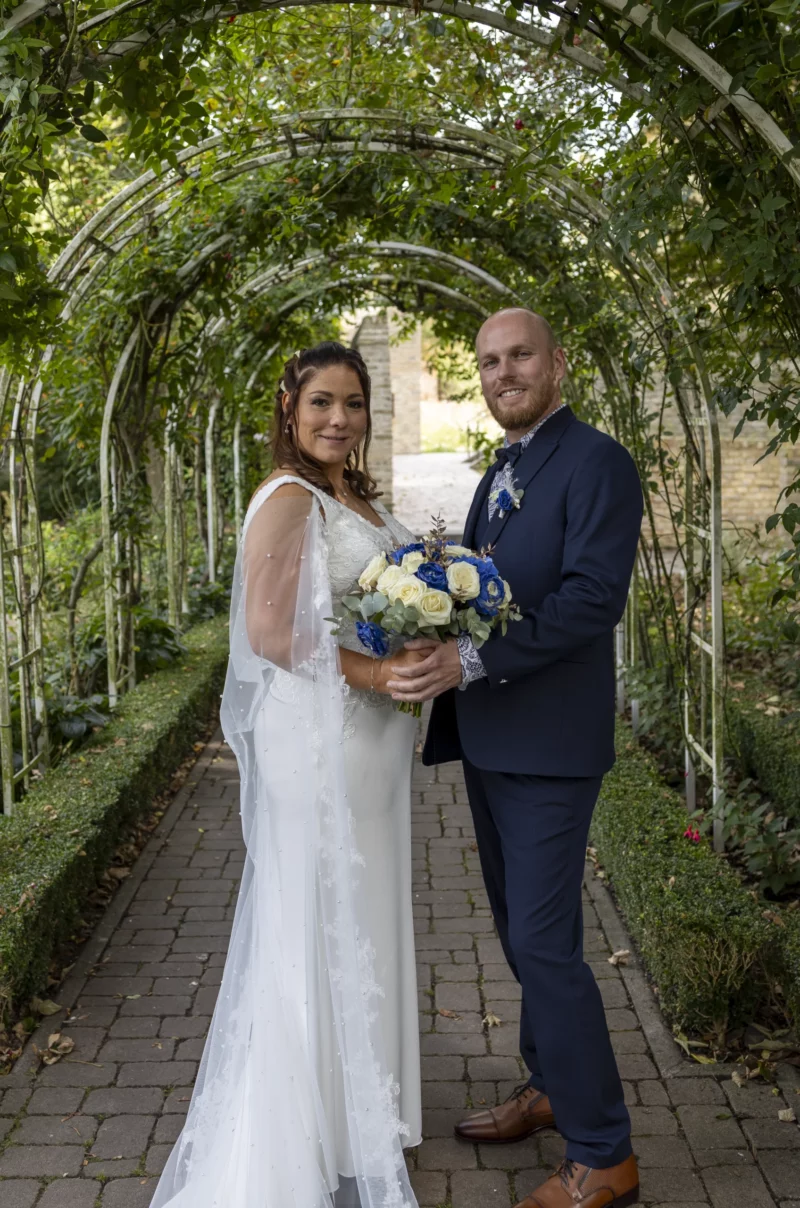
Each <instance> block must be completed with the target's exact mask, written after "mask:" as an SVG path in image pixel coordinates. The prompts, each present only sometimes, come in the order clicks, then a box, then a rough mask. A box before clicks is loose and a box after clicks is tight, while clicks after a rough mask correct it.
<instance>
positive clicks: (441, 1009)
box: [438, 1007, 461, 1019]
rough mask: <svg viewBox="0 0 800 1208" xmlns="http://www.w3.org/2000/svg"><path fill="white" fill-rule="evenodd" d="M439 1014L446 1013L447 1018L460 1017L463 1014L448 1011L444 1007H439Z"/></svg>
mask: <svg viewBox="0 0 800 1208" xmlns="http://www.w3.org/2000/svg"><path fill="white" fill-rule="evenodd" d="M438 1014H439V1015H444V1017H445V1019H460V1018H461V1016H460V1015H457V1014H456V1012H455V1011H448V1010H446V1009H445V1008H444V1007H439V1010H438Z"/></svg>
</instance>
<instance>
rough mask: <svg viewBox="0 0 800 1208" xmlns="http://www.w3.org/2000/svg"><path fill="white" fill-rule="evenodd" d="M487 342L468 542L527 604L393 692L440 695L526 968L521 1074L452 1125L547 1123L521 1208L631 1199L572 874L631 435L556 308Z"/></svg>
mask: <svg viewBox="0 0 800 1208" xmlns="http://www.w3.org/2000/svg"><path fill="white" fill-rule="evenodd" d="M476 352H477V357H478V365H479V368H480V375H481V385H482V388H483V394H484V397H485V399H486V403H487V405H488V407H489V410H490V411H491V413H492V415H493V416H494V417H495V419H496V420H497V422H498V423H499V424H500V425H501V427H503V428H504V429H505V432H506V439H505V443H504V446H503V448H502V449H499V450H498V451H497V460H496V462H495V463H494V464H493V465H492V466H490V468H489V470H488V471H487V473H486V474H485V475H484V477H483V479H482V481H481V483H480V485H479V486H478V489H477V491H476V493H475V498H474V500H473V503H472V507H471V508H470V511H469V515H468V517H467V522H466V526H465V530H464V543H465V544H466V545H468V546H470V547H471V548H485V547H489V546H491V548H492V551H493V558H494V561H495V563H496V565H497V567H498V570H499V572H500V574H501V575H502V577H503V578H504V579H507V580H508V581H509V583H510V585H511V590H512V593H513V597H514V600H515V602H516V604H517V605H518V606H519V608H520V609H521V611H522V614H523V619H522V620H521V621H516V622H512V623H511V624H509V626H508V632H507V634H506V635H505V637H503V636H501V635H500V634H499V633H496V634H494V635H493V636H492V637H491V638H490V639H489V641H488V642H487V643H486V644H485V645H484V646H482V647H481V648H480V650H476V649H475V647H474V646H473V645H472V644H471V641H470V639H469V638H464V637H462V638H459V639H458V640H453V641H448V642H445V643H442V644H439V645H437V646H436V647H435V648H433V649H432V650H431V651H430V653H429V654H428V656H427V657H426V658H425V659H424V660H423V661H421V662H420V663H418V664H416V665H415V666H414V667H412V668H407V669H404V670H400V669H398V670H397V671H396V672H395V679H394V680H393V681H392V683H391V684H390V687H392V688H393V689H394V693H393V694H394V697H395V699H397V700H406V701H424V700H430V699H431V698H433V697H435V698H436V699H435V703H434V706H433V712H432V716H431V722H430V727H429V729H428V735H427V739H426V743H425V750H424V753H423V757H422V758H423V763H425V764H435V763H445V762H447V761H448V760H453V759H460V760H462V762H463V765H464V775H465V778H466V784H467V792H468V794H469V802H470V807H471V809H472V813H473V816H474V819H475V830H476V834H477V839H478V850H479V853H480V859H481V866H482V869H483V874H484V878H485V881H486V887H487V890H488V894H489V900H490V902H491V906H492V913H493V915H494V919H495V923H496V925H497V929H498V932H499V935H500V940H501V943H502V945H503V950H504V952H505V954H506V958H507V960H508V963H509V965H510V966H511V969H512V971H513V972H514V975H515V976H516V978H517V979H518V981H519V982H520V983H521V986H522V1016H521V1027H520V1047H521V1051H522V1056H523V1058H524V1060H525V1063H526V1065H527V1067H528V1069H529V1070H530V1081H529V1083H528V1084H527V1086H526V1087H525V1088H524V1089H522V1090H521V1091H518V1092H515V1094H514V1095H513V1096H512V1097H511V1099H510V1100H508V1101H507V1102H506V1103H504V1104H502V1105H501V1106H500V1107H497V1108H493V1109H491V1110H487V1111H483V1112H478V1113H477V1114H475V1115H472V1116H468V1117H467V1118H466V1119H464V1120H462V1121H461V1122H460V1123H459V1124H458V1125H457V1126H456V1134H457V1135H458V1136H460V1137H462V1138H464V1139H465V1140H468V1141H471V1142H481V1143H484V1144H489V1143H496V1142H509V1141H516V1140H522V1139H524V1138H525V1137H528V1136H530V1135H531V1134H532V1133H534V1132H536V1131H537V1130H538V1129H540V1128H545V1127H548V1126H552V1125H553V1124H554V1123H555V1124H556V1126H557V1127H558V1129H559V1131H560V1132H561V1134H562V1135H563V1137H564V1138H565V1140H566V1160H565V1161H564V1163H563V1164H562V1166H561V1167H560V1169H559V1170H558V1171H557V1172H556V1174H554V1175H553V1176H552V1177H551V1178H550V1179H548V1180H547V1182H546V1183H544V1185H543V1186H541V1187H540V1188H538V1190H536V1191H535V1192H533V1193H532V1194H531V1195H530V1196H528V1197H527V1199H525V1200H523V1201H522V1203H521V1204H520V1205H518V1208H567V1206H569V1208H611V1206H612V1205H615V1206H616V1208H623V1205H628V1204H634V1203H636V1202H638V1199H639V1194H638V1186H639V1176H638V1171H637V1166H636V1159H635V1158H634V1157H633V1153H632V1149H631V1140H630V1120H629V1117H628V1112H627V1109H626V1107H625V1104H624V1102H623V1092H622V1084H621V1082H620V1078H619V1074H618V1072H617V1066H616V1061H615V1059H614V1053H613V1050H612V1048H611V1041H610V1039H609V1035H608V1030H607V1027H606V1022H605V1015H604V1012H603V1004H602V1000H601V998H600V992H599V990H598V988H597V984H596V982H595V980H594V977H593V975H592V972H591V970H590V969H589V967H588V965H586V964H585V963H584V960H583V935H582V917H581V884H582V876H583V868H584V860H585V853H586V844H587V837H588V831H589V822H590V819H591V816H592V810H593V809H594V805H595V802H596V800H597V795H598V793H599V791H600V785H601V782H602V778H603V775H604V773H605V772H607V771H608V770H609V768H610V767H611V765H612V764H613V762H614V699H615V692H614V656H613V631H614V626H615V625H616V624H617V622H618V621H619V620H620V617H621V616H622V613H623V610H624V607H625V601H626V597H627V593H628V585H629V581H630V577H631V571H632V568H633V563H634V557H635V554H636V545H637V541H638V537H639V528H640V524H641V518H642V492H641V487H640V484H639V477H638V474H637V471H636V467H635V466H634V463H633V461H632V459H631V457H630V456H629V454H628V453H627V452H626V451H625V449H624V448H623V447H622V446H621V445H619V444H617V442H616V441H615V440H612V439H611V437H610V436H606V435H605V434H604V433H602V432H599V431H597V430H596V429H595V428H591V427H589V426H588V425H587V424H584V423H581V422H580V421H579V420H578V419H576V417H575V415H574V414H573V412H572V411H571V410H570V409H569V407H568V406H566V405H565V404H564V403H562V401H561V382H562V379H563V377H564V373H565V369H566V362H565V357H564V352H563V349H562V348H560V347H559V345H558V343H557V341H556V339H555V337H554V335H553V331H552V329H551V327H550V325H549V323H547V321H546V320H545V319H543V318H542V317H541V316H539V315H536V314H533V313H532V312H531V311H528V310H523V309H512V310H502V311H500V312H499V313H498V314H495V315H493V316H492V317H491V318H490V319H487V321H486V322H485V323H484V324H483V326H482V327H481V329H480V331H479V332H478V338H477V342H476ZM503 491H505V492H507V493H506V494H502V492H503ZM498 495H499V496H500V498H499V499H498ZM504 504H505V506H503V505H504ZM411 645H412V646H414V643H413V642H412V643H411ZM418 645H419V648H420V649H423V648H425V647H426V645H427V643H425V642H422V641H420V642H419V643H418Z"/></svg>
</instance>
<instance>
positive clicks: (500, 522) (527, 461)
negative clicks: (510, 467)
mask: <svg viewBox="0 0 800 1208" xmlns="http://www.w3.org/2000/svg"><path fill="white" fill-rule="evenodd" d="M574 419H575V416H574V414H573V412H572V411H571V410H570V408H569V407H564V409H563V410H562V411H559V413H558V415H554V416H553V418H552V419H549V420H548V421H547V423H546V424H545V425H544V426H543V427H542V429H541V431H539V432H537V433H536V435H535V436H534V437H533V439H532V440H531V443H530V444H529V445H528V447H527V449H525V451H524V453H523V454H522V456H521V457H520V459H519V461H518V462H517V465H516V468H515V471H514V485H515V487H516V488H517V489H518V490H521V491H527V489H528V486H529V485H530V483H531V482H533V480H534V478H535V477H536V475H537V474H538V473H539V471H540V470H541V468H542V466H544V465H545V464H546V462H548V461H549V460H550V458H551V457H552V456H553V454H554V453H555V451H556V449H557V448H558V445H559V442H560V440H561V437H562V436H563V435H564V433H565V432H566V430H567V428H568V427H569V425H570V424H571V423H572V422H573V421H574ZM487 496H488V491H487ZM524 507H525V498H524V496H523V498H522V500H521V501H520V508H524ZM516 510H517V509H516V508H513V509H512V511H516ZM470 515H471V512H470ZM510 516H511V512H504V513H503V515H502V516H501V515H500V509H499V508H498V509H497V511H496V512H495V514H494V516H493V517H492V519H491V521H490V522H489V527H488V528H487V529H486V532H485V533H484V535H483V541H482V545H483V547H484V548H487V547H488V546H493V545H496V544H497V540H498V538H499V536H500V534H501V533H502V531H503V529H504V528H505V526H506V524H507V523H508V520H509V517H510Z"/></svg>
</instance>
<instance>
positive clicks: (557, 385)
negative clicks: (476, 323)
mask: <svg viewBox="0 0 800 1208" xmlns="http://www.w3.org/2000/svg"><path fill="white" fill-rule="evenodd" d="M475 352H476V355H477V358H478V369H479V370H480V375H481V388H482V389H483V397H484V398H485V399H486V404H487V406H488V408H489V410H490V411H491V413H492V415H493V416H494V417H495V419H496V420H497V422H498V423H499V424H500V426H501V428H505V430H506V432H507V434H508V436H509V439H514V440H519V439H520V437H521V436H523V435H524V434H525V432H527V431H529V430H530V429H531V428H532V427H533V425H534V424H536V423H538V422H539V420H541V419H544V418H546V417H547V416H548V415H549V414H550V413H551V412H552V411H554V410H555V409H556V408H557V407H558V406H559V404H560V403H561V381H562V379H563V377H564V373H565V372H566V360H565V357H564V350H563V348H561V346H560V345H559V343H558V340H557V339H556V337H555V333H554V331H553V329H552V327H551V326H550V324H549V323H548V322H547V319H545V318H543V317H542V316H541V315H537V314H536V312H535V311H532V310H526V309H525V307H522V306H514V307H509V308H507V309H506V310H499V311H498V312H497V314H495V315H492V316H491V318H489V319H487V320H486V322H485V323H484V324H483V326H482V327H481V329H480V331H479V332H478V336H477V339H476V340H475Z"/></svg>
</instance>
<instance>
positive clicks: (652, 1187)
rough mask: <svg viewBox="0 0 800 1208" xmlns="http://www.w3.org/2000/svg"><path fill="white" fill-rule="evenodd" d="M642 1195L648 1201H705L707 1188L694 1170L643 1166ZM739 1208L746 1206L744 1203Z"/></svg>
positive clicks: (641, 1178) (640, 1184)
mask: <svg viewBox="0 0 800 1208" xmlns="http://www.w3.org/2000/svg"><path fill="white" fill-rule="evenodd" d="M639 1186H640V1187H641V1197H642V1199H643V1200H644V1201H645V1202H647V1201H652V1200H655V1201H657V1202H666V1203H668V1204H669V1203H670V1201H674V1200H683V1201H688V1202H690V1203H691V1202H692V1201H695V1202H697V1201H700V1202H701V1203H703V1202H705V1188H704V1187H703V1184H702V1183H701V1181H700V1177H699V1175H697V1174H695V1173H694V1171H692V1170H682V1169H676V1170H669V1169H662V1168H661V1167H647V1168H645V1167H642V1168H640V1170H639ZM738 1208H744V1206H743V1205H742V1204H740V1205H739V1206H738Z"/></svg>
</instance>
